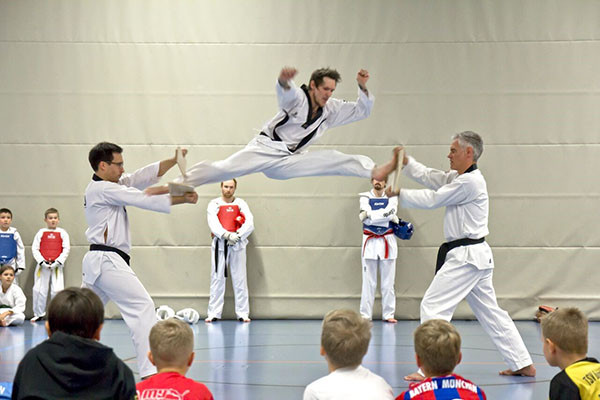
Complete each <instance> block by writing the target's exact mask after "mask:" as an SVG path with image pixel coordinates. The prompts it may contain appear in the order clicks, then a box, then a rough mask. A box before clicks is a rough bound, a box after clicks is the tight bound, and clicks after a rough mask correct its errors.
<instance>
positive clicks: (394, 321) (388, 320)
mask: <svg viewBox="0 0 600 400" xmlns="http://www.w3.org/2000/svg"><path fill="white" fill-rule="evenodd" d="M383 322H388V323H390V324H395V323H397V322H398V320H397V319H396V318H388V319H384V320H383Z"/></svg>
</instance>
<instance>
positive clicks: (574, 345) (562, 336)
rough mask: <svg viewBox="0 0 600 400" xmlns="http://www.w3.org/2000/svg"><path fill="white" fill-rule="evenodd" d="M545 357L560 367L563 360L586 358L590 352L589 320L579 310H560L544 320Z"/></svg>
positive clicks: (553, 364)
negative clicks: (565, 358)
mask: <svg viewBox="0 0 600 400" xmlns="http://www.w3.org/2000/svg"><path fill="white" fill-rule="evenodd" d="M541 324H542V339H543V341H544V346H543V347H544V357H546V360H547V361H548V364H550V365H552V366H560V364H562V362H561V361H562V358H564V357H568V358H584V357H585V356H586V354H587V350H588V320H587V318H586V317H585V315H583V313H582V312H581V311H580V310H579V309H577V308H572V307H568V308H559V309H557V310H555V311H552V312H551V313H550V314H548V315H546V316H545V317H544V318H543V319H542V322H541Z"/></svg>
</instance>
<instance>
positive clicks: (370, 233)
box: [363, 228, 394, 258]
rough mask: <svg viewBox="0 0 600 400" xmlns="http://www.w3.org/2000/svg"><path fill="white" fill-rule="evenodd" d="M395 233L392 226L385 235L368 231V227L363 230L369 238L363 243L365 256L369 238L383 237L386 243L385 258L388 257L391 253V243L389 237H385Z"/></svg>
mask: <svg viewBox="0 0 600 400" xmlns="http://www.w3.org/2000/svg"><path fill="white" fill-rule="evenodd" d="M393 233H394V230H393V229H391V228H390V229H389V230H387V231H386V232H385V233H384V234H383V235H378V234H376V233H373V232H371V231H368V230H366V229H365V230H363V235H367V239H366V240H365V244H364V245H363V256H364V255H365V247H366V246H367V242H368V241H369V240H371V239H379V238H382V239H384V243H385V257H384V258H388V255H389V253H390V245H389V244H388V241H387V239H385V237H386V236H387V235H391V234H393Z"/></svg>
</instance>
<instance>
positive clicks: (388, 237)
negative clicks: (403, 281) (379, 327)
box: [359, 190, 398, 320]
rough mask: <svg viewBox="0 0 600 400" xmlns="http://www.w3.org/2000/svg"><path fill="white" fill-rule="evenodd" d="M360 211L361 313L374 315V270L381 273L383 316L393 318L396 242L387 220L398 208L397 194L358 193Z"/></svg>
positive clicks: (364, 316)
mask: <svg viewBox="0 0 600 400" xmlns="http://www.w3.org/2000/svg"><path fill="white" fill-rule="evenodd" d="M359 202H360V211H361V212H362V211H366V212H367V215H368V217H367V218H365V219H364V221H363V240H362V247H361V254H362V294H361V296H360V315H361V316H362V317H363V318H367V319H372V318H373V302H374V301H375V289H376V288H377V270H378V269H379V271H380V275H381V306H382V319H384V320H387V319H390V318H394V312H395V310H396V293H395V292H394V281H395V279H396V258H397V257H398V243H397V242H396V236H395V235H394V231H393V229H392V228H390V221H391V220H392V219H393V218H394V216H395V215H396V211H397V210H398V197H396V196H394V197H392V198H389V199H388V197H387V196H386V195H383V196H382V197H377V196H375V192H374V191H373V190H371V191H370V192H364V193H360V201H359Z"/></svg>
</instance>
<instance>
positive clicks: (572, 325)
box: [541, 308, 600, 400]
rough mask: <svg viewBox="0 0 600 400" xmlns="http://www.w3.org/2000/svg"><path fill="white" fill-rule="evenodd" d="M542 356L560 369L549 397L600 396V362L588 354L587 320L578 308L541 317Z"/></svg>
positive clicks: (560, 310)
mask: <svg viewBox="0 0 600 400" xmlns="http://www.w3.org/2000/svg"><path fill="white" fill-rule="evenodd" d="M541 323H542V340H543V341H544V345H543V348H544V357H546V361H548V364H550V365H551V366H553V367H559V368H560V369H561V370H562V371H561V372H559V373H558V374H557V375H556V376H555V377H554V378H552V381H551V382H550V400H559V399H560V400H563V399H565V400H566V399H568V400H577V399H599V398H600V364H599V363H598V360H596V359H595V358H590V357H587V350H588V320H587V318H586V317H585V316H584V315H583V313H582V312H581V311H579V310H578V309H577V308H559V309H557V310H555V311H552V312H551V313H549V314H548V315H546V316H545V317H544V318H542V322H541Z"/></svg>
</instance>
